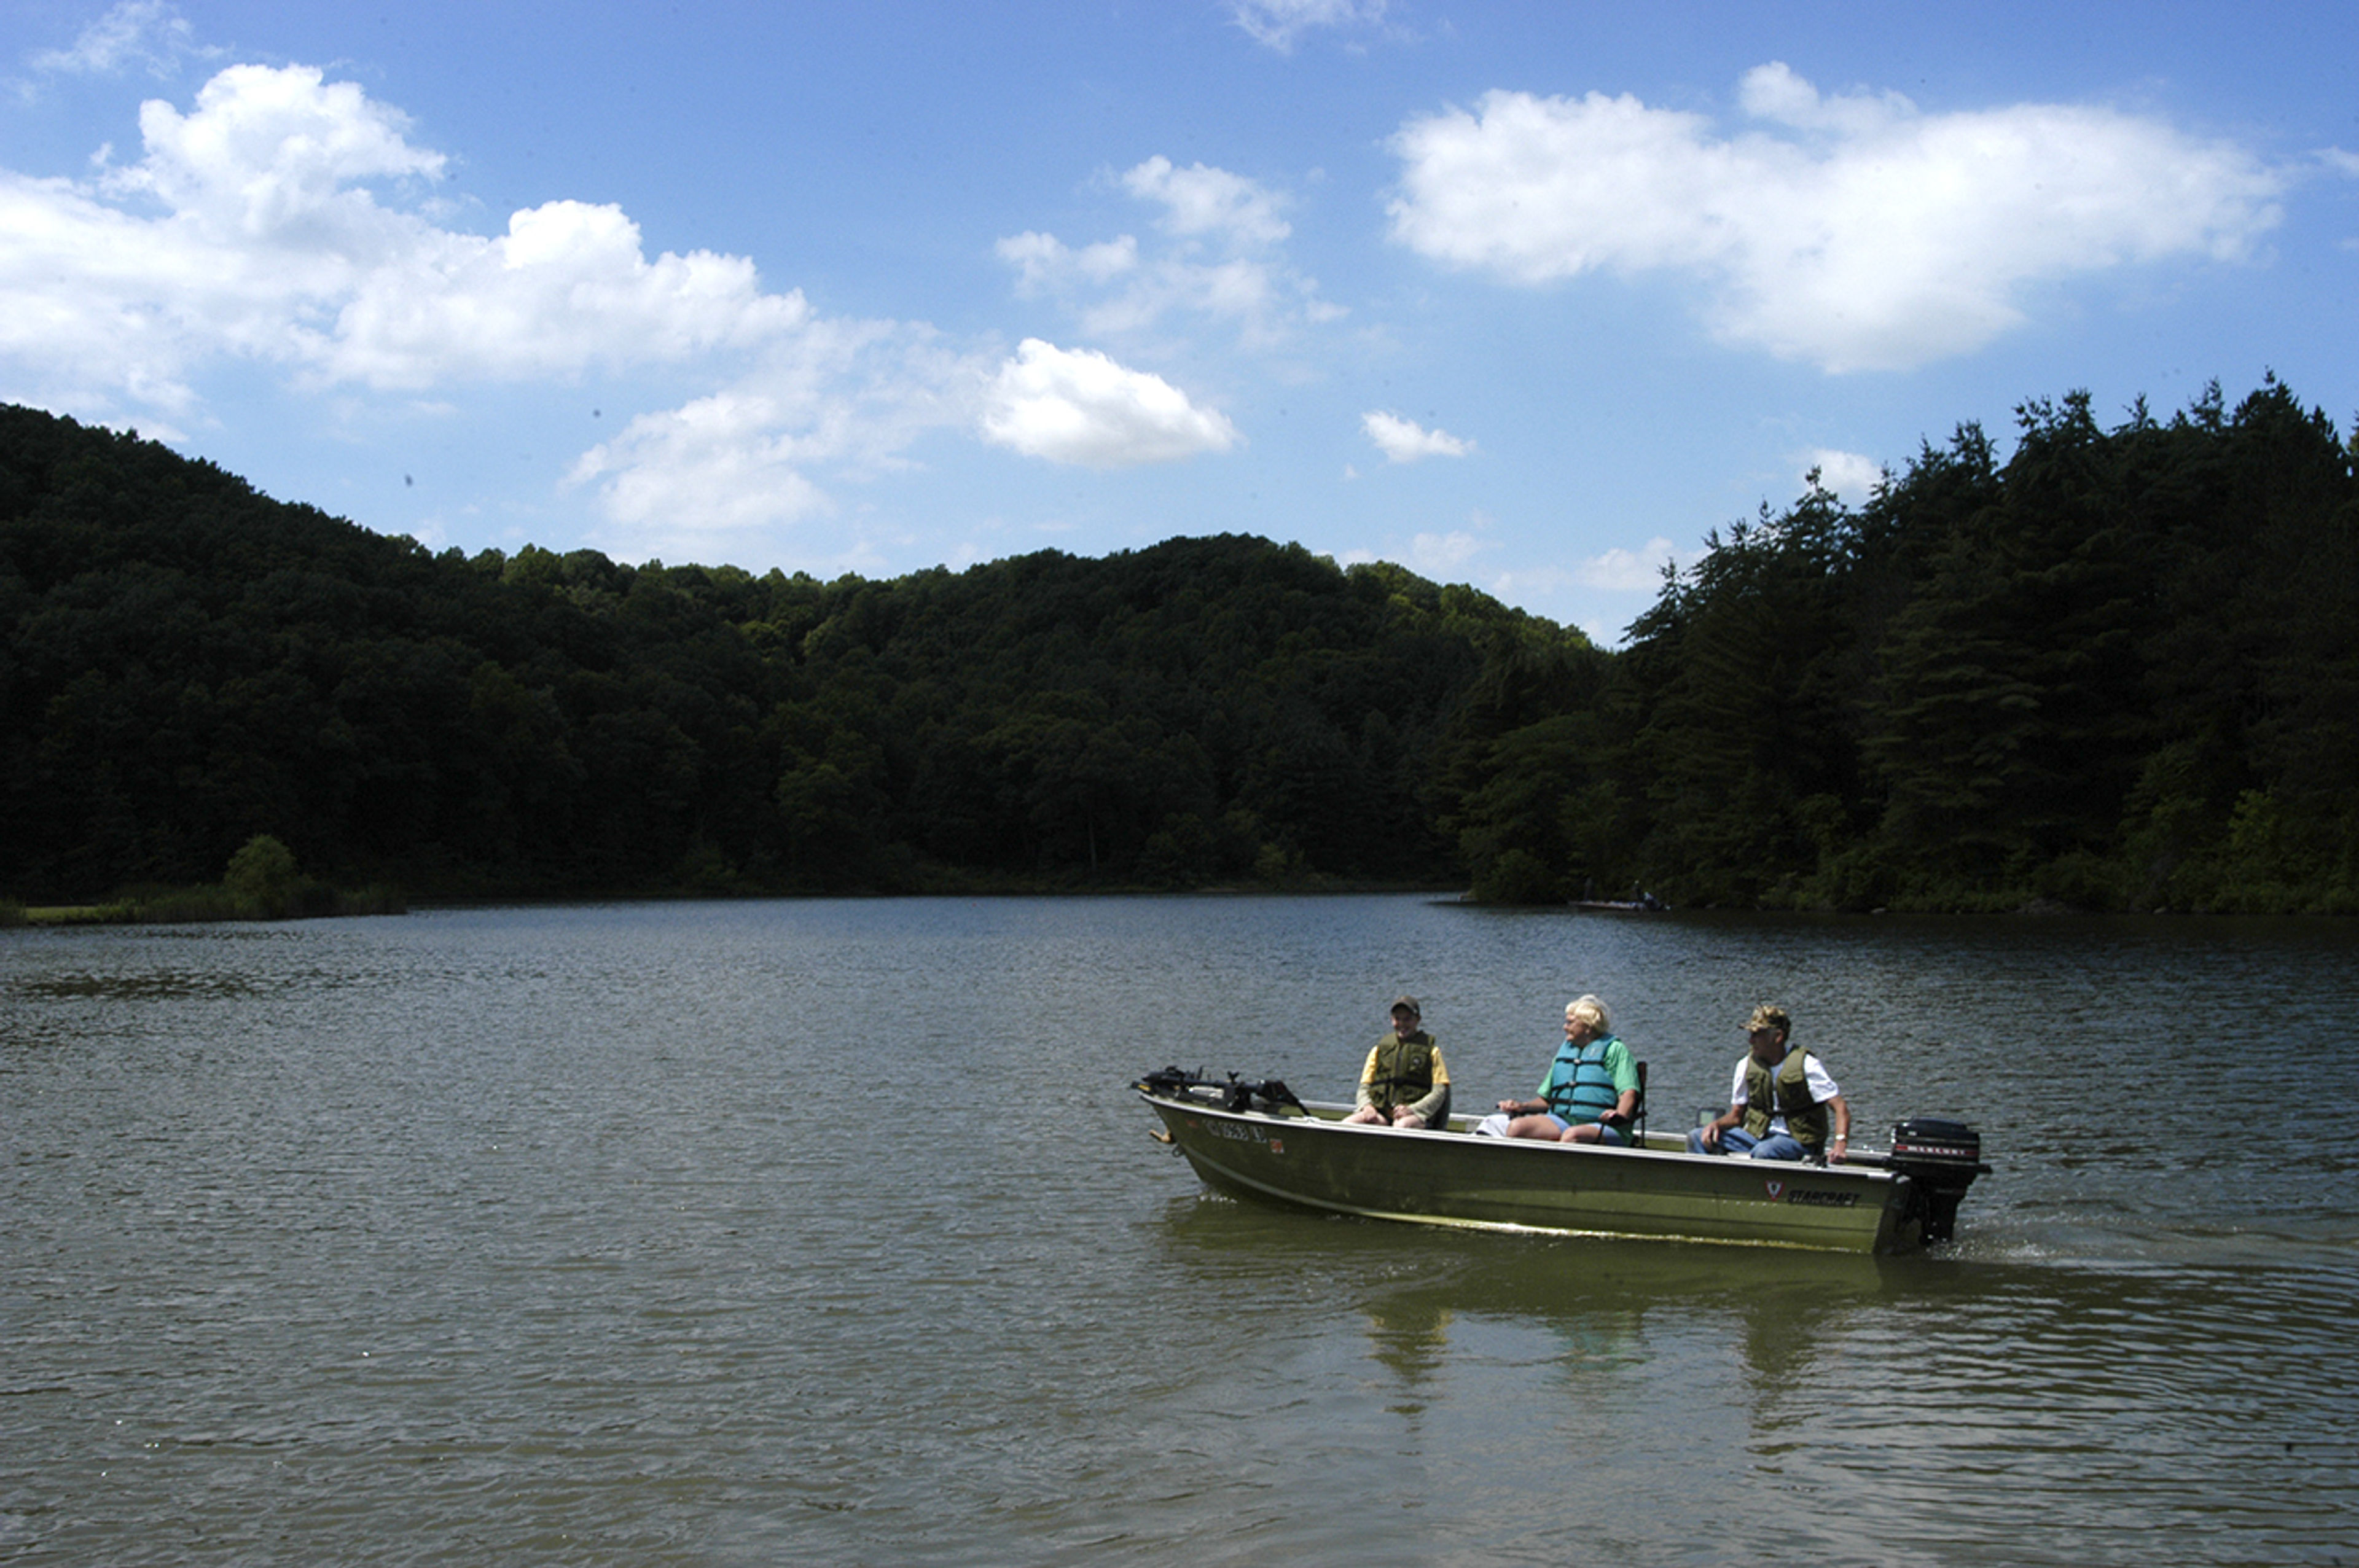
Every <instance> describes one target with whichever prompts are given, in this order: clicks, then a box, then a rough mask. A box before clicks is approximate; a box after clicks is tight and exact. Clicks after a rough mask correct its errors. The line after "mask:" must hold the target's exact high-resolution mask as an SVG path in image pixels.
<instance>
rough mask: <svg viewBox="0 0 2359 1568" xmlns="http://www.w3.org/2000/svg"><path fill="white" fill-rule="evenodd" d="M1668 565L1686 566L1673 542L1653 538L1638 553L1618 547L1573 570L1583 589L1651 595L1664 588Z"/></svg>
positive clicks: (1591, 558)
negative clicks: (1664, 577)
mask: <svg viewBox="0 0 2359 1568" xmlns="http://www.w3.org/2000/svg"><path fill="white" fill-rule="evenodd" d="M1690 555H1692V552H1690ZM1667 562H1668V563H1669V564H1671V565H1675V566H1676V565H1683V564H1684V563H1683V562H1682V561H1681V559H1680V551H1679V549H1678V548H1677V547H1676V546H1673V545H1672V543H1671V542H1670V541H1669V539H1661V538H1656V539H1649V540H1647V542H1646V543H1645V544H1643V545H1641V546H1638V547H1637V548H1636V549H1635V550H1628V549H1624V548H1622V547H1621V546H1615V547H1614V548H1613V549H1610V550H1607V551H1606V552H1605V553H1604V554H1603V555H1598V556H1592V557H1589V558H1588V559H1586V560H1584V561H1582V562H1579V563H1578V564H1576V565H1575V566H1574V567H1573V568H1572V580H1573V581H1574V582H1576V583H1578V584H1579V585H1581V586H1582V588H1589V589H1602V590H1603V591H1605V592H1608V593H1651V592H1653V591H1654V590H1655V589H1658V588H1660V587H1661V586H1662V584H1663V567H1664V565H1665V563H1667Z"/></svg>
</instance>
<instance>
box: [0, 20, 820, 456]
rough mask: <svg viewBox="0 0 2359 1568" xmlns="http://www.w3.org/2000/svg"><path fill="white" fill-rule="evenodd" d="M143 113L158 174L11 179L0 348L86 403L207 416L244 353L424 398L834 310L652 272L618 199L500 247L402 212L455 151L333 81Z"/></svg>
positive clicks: (723, 277)
mask: <svg viewBox="0 0 2359 1568" xmlns="http://www.w3.org/2000/svg"><path fill="white" fill-rule="evenodd" d="M139 118H140V131H141V135H142V137H143V139H144V142H145V144H146V156H145V157H143V158H142V159H141V160H140V161H139V162H138V163H136V165H132V166H129V167H121V168H117V167H110V168H104V169H103V170H102V171H101V172H100V173H99V174H98V176H97V177H96V178H94V179H92V180H91V181H88V182H82V183H77V182H71V181H66V180H58V179H33V178H25V177H23V176H19V175H16V174H0V287H5V290H6V292H7V294H8V296H9V297H10V300H11V308H10V309H9V311H8V312H6V313H5V320H6V322H7V323H8V324H7V325H5V326H0V354H5V355H6V356H7V358H8V359H9V360H10V361H11V362H13V365H14V375H15V377H16V379H19V380H20V381H28V382H29V383H30V386H29V387H27V388H26V389H25V390H28V391H32V392H35V393H37V394H44V395H49V396H50V397H52V398H54V399H56V400H58V401H61V402H64V403H65V404H67V405H68V406H82V407H85V408H87V407H88V406H90V405H92V404H97V405H100V406H101V407H102V411H104V410H105V409H106V408H107V406H110V405H113V404H115V403H117V402H119V401H124V400H127V401H130V402H134V403H160V404H162V405H165V406H185V405H186V403H187V402H188V399H189V396H190V394H189V391H188V385H187V377H188V376H189V375H190V373H192V372H193V370H194V369H195V368H196V367H198V366H200V365H201V364H202V363H204V362H208V361H210V360H213V359H217V358H221V357H224V356H227V357H234V358H244V359H249V360H255V361H260V362H267V363H272V364H276V365H278V366H281V367H283V368H285V369H287V370H288V371H290V372H291V373H294V374H295V375H296V376H297V377H298V378H299V379H301V380H303V381H306V382H307V383H310V384H339V383H356V384H364V385H367V386H371V387H376V388H400V389H409V390H416V389H421V388H425V387H428V386H431V385H436V384H451V383H453V382H464V381H470V380H488V381H504V380H517V379H523V378H538V377H547V376H552V375H554V376H567V375H572V374H577V373H581V372H582V371H584V370H586V369H589V368H591V367H593V366H601V365H603V366H621V365H627V364H644V363H649V362H674V361H679V360H681V359H684V358H687V357H689V356H690V355H694V354H698V353H702V352H706V351H712V350H714V349H718V348H729V347H734V348H744V347H747V346H750V345H753V344H756V343H760V342H764V341H770V340H773V339H775V338H777V337H778V336H779V335H781V334H787V333H791V332H793V331H795V330H798V329H799V328H801V327H802V326H804V325H805V324H806V323H807V322H808V321H809V319H810V309H809V307H808V306H807V305H806V304H805V303H804V301H803V299H802V298H801V297H800V296H799V295H796V294H786V295H776V294H768V293H765V292H764V291H763V289H762V287H761V285H760V281H759V279H758V278H757V277H756V274H755V270H754V267H753V265H752V264H751V263H750V262H748V261H746V260H745V259H744V258H742V257H734V256H722V255H715V254H711V253H708V252H701V251H700V252H696V253H693V254H689V255H685V256H683V255H676V254H669V253H667V254H663V255H660V256H657V257H654V258H652V259H651V258H649V257H648V256H647V254H646V253H645V251H644V249H643V247H642V245H641V243H640V238H639V231H638V228H637V226H636V224H634V223H632V222H630V220H629V219H628V218H626V217H625V215H624V214H623V213H622V212H621V211H620V210H618V209H616V208H614V207H611V206H592V205H589V204H587V203H582V202H576V201H555V202H550V203H549V204H547V205H545V206H541V207H537V208H533V209H530V210H527V211H519V212H517V213H516V214H515V215H514V216H513V217H511V218H510V219H509V221H508V225H507V230H506V232H505V233H503V234H499V235H495V236H491V237H485V236H482V235H476V234H469V233H463V232H456V231H453V230H450V229H445V228H442V227H440V226H439V225H438V224H436V223H434V222H430V221H429V220H428V219H427V218H424V217H421V216H419V214H418V213H416V212H413V211H406V210H404V209H402V208H401V207H399V206H397V205H388V204H386V202H385V201H383V200H380V197H379V194H378V190H379V189H380V188H385V189H393V190H401V189H425V188H427V187H429V186H430V184H431V183H432V182H433V181H435V180H437V179H438V178H440V176H441V175H442V173H443V170H444V166H445V159H444V158H443V156H442V155H441V154H440V153H437V152H433V151H430V150H429V149H425V148H421V147H419V146H414V145H413V144H412V143H411V142H410V141H409V140H408V122H407V120H406V119H405V117H404V116H403V115H401V114H399V112H398V111H396V110H394V109H392V108H390V107H388V106H386V105H384V104H380V103H374V102H372V101H371V100H369V98H368V97H367V96H366V95H365V94H364V93H363V92H361V90H360V89H359V88H358V87H357V86H355V85H353V83H350V82H329V81H325V80H324V79H323V77H322V74H321V72H320V71H319V70H314V69H311V68H310V67H303V66H290V67H287V68H284V69H277V68H271V67H265V66H254V65H240V66H233V67H231V68H230V69H228V70H223V71H222V72H221V73H219V74H218V75H216V76H215V77H213V78H212V80H211V81H208V82H206V83H205V85H204V87H203V88H202V89H201V91H200V92H198V94H197V99H196V103H195V107H194V108H193V109H192V110H191V111H190V113H188V114H182V113H180V112H179V110H177V109H175V108H174V107H173V106H172V105H171V104H169V103H164V102H162V101H160V100H158V101H151V102H150V103H147V104H145V105H144V106H143V107H142V108H141V111H140V116H139Z"/></svg>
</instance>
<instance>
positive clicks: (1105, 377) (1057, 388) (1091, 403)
mask: <svg viewBox="0 0 2359 1568" xmlns="http://www.w3.org/2000/svg"><path fill="white" fill-rule="evenodd" d="M982 428H983V433H984V438H985V439H987V440H990V441H993V442H995V443H996V444H997V445H999V446H1003V447H1006V448H1007V449H1010V450H1011V451H1017V452H1021V453H1023V454H1025V455H1026V456H1027V457H1035V458H1046V459H1048V460H1050V461H1051V462H1060V463H1077V464H1080V465H1082V467H1085V468H1100V469H1107V468H1130V467H1134V466H1136V465H1137V464H1141V463H1158V462H1170V461H1172V460H1176V459H1180V458H1190V457H1195V456H1197V455H1198V454H1200V453H1203V452H1224V451H1226V450H1228V449H1230V448H1231V447H1233V446H1234V445H1236V444H1237V442H1238V441H1239V440H1240V439H1241V437H1240V436H1239V435H1238V433H1237V428H1236V427H1235V426H1234V425H1233V424H1231V423H1230V422H1229V420H1228V418H1227V416H1224V415H1223V414H1221V413H1220V412H1219V411H1218V410H1215V409H1205V408H1199V407H1197V406H1195V405H1194V404H1192V403H1190V401H1189V400H1188V395H1187V394H1185V393H1183V392H1181V391H1180V389H1179V388H1177V387H1175V386H1173V385H1172V384H1170V383H1169V382H1167V381H1165V380H1163V379H1162V378H1161V377H1160V376H1157V375H1150V374H1148V373H1146V372H1144V371H1135V370H1129V369H1126V368H1125V367H1124V366H1122V365H1119V364H1116V363H1115V362H1114V361H1113V360H1111V359H1109V358H1107V357H1106V356H1105V355H1104V354H1102V353H1098V352H1096V351H1093V350H1090V349H1060V348H1058V347H1056V346H1055V345H1054V344H1052V343H1047V342H1043V341H1040V340H1039V339H1038V338H1027V339H1026V340H1024V341H1023V343H1022V344H1021V345H1019V346H1018V348H1017V349H1016V357H1015V358H1013V359H1011V360H1008V361H1006V362H1005V363H1003V364H1002V365H1001V366H1000V367H999V373H998V375H997V376H996V377H995V378H994V380H993V382H992V384H991V387H990V390H989V392H988V393H987V395H986V396H985V399H984V413H983V418H982Z"/></svg>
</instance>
